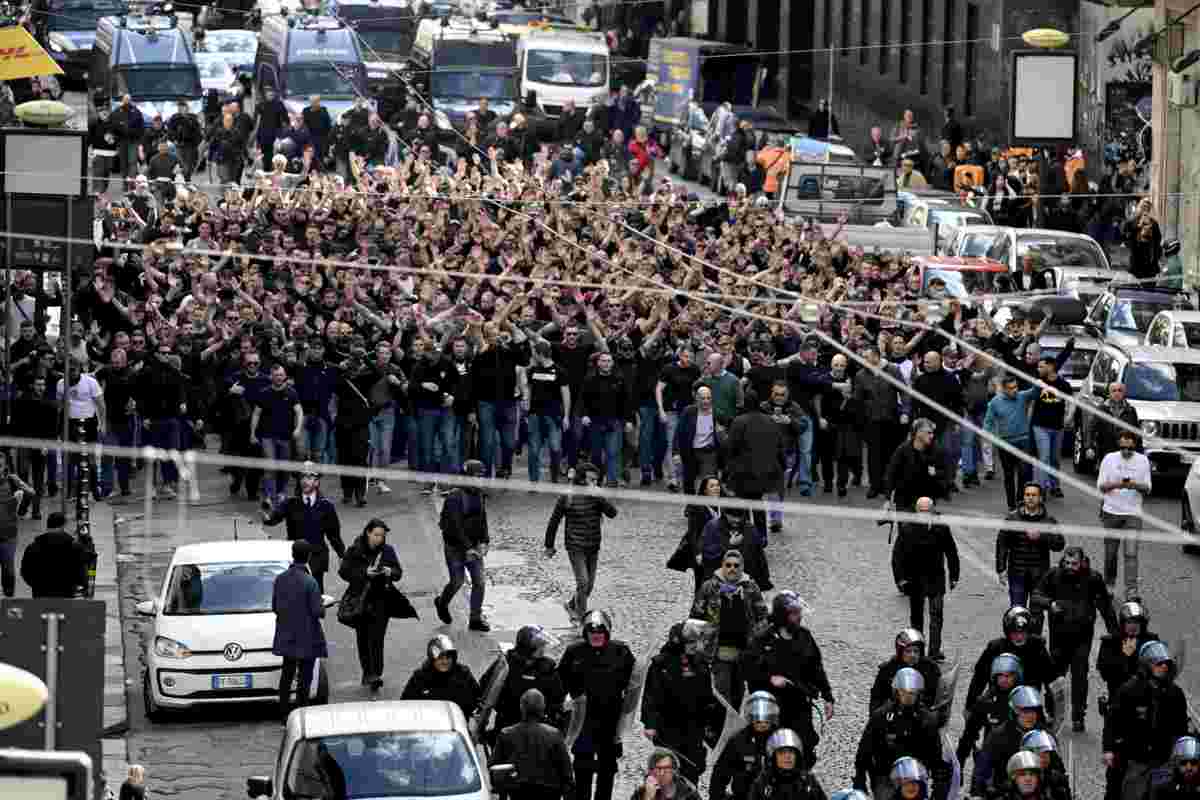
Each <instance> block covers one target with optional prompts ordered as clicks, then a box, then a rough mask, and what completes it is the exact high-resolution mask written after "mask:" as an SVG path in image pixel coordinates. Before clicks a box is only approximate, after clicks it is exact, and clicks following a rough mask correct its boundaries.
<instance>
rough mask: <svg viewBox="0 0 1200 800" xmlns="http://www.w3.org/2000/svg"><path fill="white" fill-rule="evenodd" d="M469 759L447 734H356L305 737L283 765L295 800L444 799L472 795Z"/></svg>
mask: <svg viewBox="0 0 1200 800" xmlns="http://www.w3.org/2000/svg"><path fill="white" fill-rule="evenodd" d="M481 786H482V783H481V781H480V778H479V771H478V770H477V769H476V767H475V760H474V759H473V758H472V757H471V754H470V751H469V750H468V749H467V743H466V742H465V741H463V737H462V736H461V735H459V734H457V733H454V732H451V731H405V732H403V733H390V732H388V733H362V734H354V735H351V736H326V737H323V738H320V739H305V740H304V741H302V742H301V743H300V744H299V745H297V747H296V750H295V752H294V753H293V755H292V760H291V763H290V764H289V765H288V772H287V781H286V784H285V786H284V796H285V797H291V798H295V800H310V799H311V800H356V798H367V797H447V796H451V795H454V796H457V795H465V794H471V793H474V792H478V791H479V790H480V788H481Z"/></svg>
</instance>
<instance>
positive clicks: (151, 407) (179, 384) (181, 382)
mask: <svg viewBox="0 0 1200 800" xmlns="http://www.w3.org/2000/svg"><path fill="white" fill-rule="evenodd" d="M170 357H171V345H170V343H168V342H166V341H160V342H159V343H158V345H157V346H156V356H155V358H154V359H153V360H147V361H145V362H144V366H143V368H142V371H141V373H140V374H139V376H138V383H139V386H138V389H139V395H138V409H139V410H140V411H141V412H142V417H143V419H144V422H143V424H144V425H145V428H146V431H147V433H148V434H149V436H148V437H147V438H148V439H149V442H148V443H149V444H151V445H153V446H154V447H161V448H162V449H164V450H178V449H179V448H180V425H181V422H180V417H182V416H184V415H185V414H187V378H185V377H184V375H183V373H182V372H180V371H179V370H178V369H176V368H175V366H174V365H173V364H172V363H171V362H170V361H169V359H170ZM178 482H179V468H178V467H176V466H175V463H174V462H173V461H171V460H169V459H168V460H166V461H163V462H162V485H161V486H160V491H161V493H162V494H161V496H162V497H165V498H167V499H171V498H173V497H175V489H176V485H177V484H178Z"/></svg>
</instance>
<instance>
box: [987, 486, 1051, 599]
mask: <svg viewBox="0 0 1200 800" xmlns="http://www.w3.org/2000/svg"><path fill="white" fill-rule="evenodd" d="M1024 523H1035V524H1037V525H1039V526H1045V525H1057V524H1058V520H1056V519H1055V518H1054V517H1052V516H1050V515H1049V514H1047V513H1046V506H1045V504H1044V503H1043V501H1042V487H1041V486H1040V485H1038V484H1036V483H1033V482H1032V481H1030V482H1029V483H1027V484H1025V488H1024V497H1023V502H1022V504H1021V507H1020V508H1018V509H1017V510H1015V511H1013V512H1010V513H1009V514H1008V516H1006V517H1005V518H1004V527H1003V528H1001V529H1000V532H999V533H997V534H996V575H997V576H998V577H999V578H1000V579H1001V580H1004V578H1005V576H1007V577H1008V599H1009V602H1010V603H1011V604H1012V605H1014V606H1025V607H1026V608H1028V607H1029V606H1030V596H1031V595H1032V594H1033V590H1034V589H1035V588H1036V587H1037V585H1038V584H1039V583H1040V582H1041V580H1042V578H1043V577H1044V576H1045V575H1046V573H1047V572H1049V571H1050V553H1051V552H1056V553H1057V552H1061V551H1062V549H1063V548H1064V547H1066V546H1067V541H1066V539H1064V538H1063V535H1062V534H1061V533H1042V532H1040V531H1038V530H1029V531H1027V530H1023V529H1022V528H1021V525H1022V524H1024Z"/></svg>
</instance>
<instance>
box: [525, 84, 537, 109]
mask: <svg viewBox="0 0 1200 800" xmlns="http://www.w3.org/2000/svg"><path fill="white" fill-rule="evenodd" d="M525 105H527V106H529V107H530V108H537V92H535V91H533V90H532V89H530V90H529V91H528V92H526V93H525Z"/></svg>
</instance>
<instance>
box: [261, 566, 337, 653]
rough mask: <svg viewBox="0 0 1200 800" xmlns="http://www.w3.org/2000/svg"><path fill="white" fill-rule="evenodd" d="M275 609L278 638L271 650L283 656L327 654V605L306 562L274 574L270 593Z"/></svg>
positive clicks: (272, 608)
mask: <svg viewBox="0 0 1200 800" xmlns="http://www.w3.org/2000/svg"><path fill="white" fill-rule="evenodd" d="M271 610H272V611H274V612H275V641H274V642H273V643H272V644H271V652H272V653H274V654H275V655H277V656H283V657H284V658H327V657H328V656H329V648H328V647H327V646H326V644H325V631H324V630H322V629H321V617H322V615H324V613H325V608H324V606H323V604H322V603H321V590H320V589H319V588H318V587H317V579H316V578H314V577H313V576H312V574H311V573H310V572H309V571H308V567H306V566H304V565H303V564H292V565H291V566H290V567H288V569H287V571H286V572H283V573H281V574H280V575H277V576H276V577H275V590H274V592H273V594H272V596H271Z"/></svg>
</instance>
